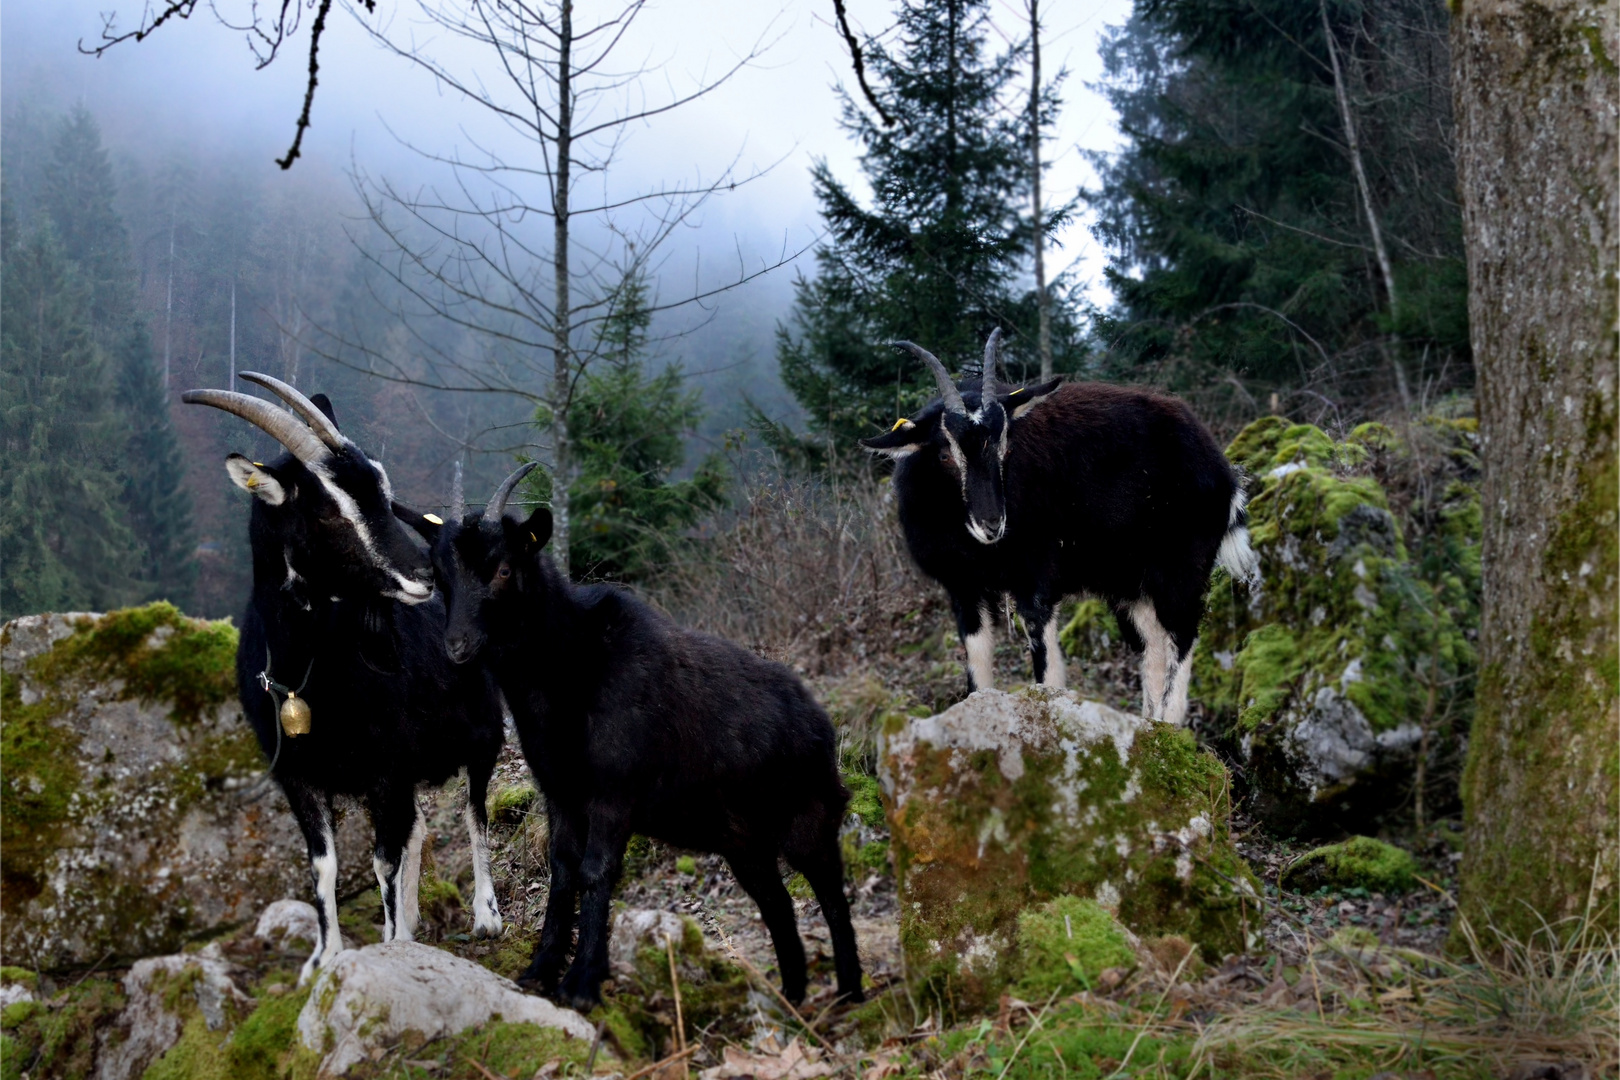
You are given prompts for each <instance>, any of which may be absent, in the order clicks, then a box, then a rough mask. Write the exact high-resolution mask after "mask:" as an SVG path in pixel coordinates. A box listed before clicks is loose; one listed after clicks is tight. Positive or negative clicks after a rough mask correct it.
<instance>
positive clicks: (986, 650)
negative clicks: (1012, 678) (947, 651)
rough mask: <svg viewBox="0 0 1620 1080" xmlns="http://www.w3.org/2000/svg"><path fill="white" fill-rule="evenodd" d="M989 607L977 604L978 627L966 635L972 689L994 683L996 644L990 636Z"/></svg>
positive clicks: (989, 685) (978, 688) (985, 687)
mask: <svg viewBox="0 0 1620 1080" xmlns="http://www.w3.org/2000/svg"><path fill="white" fill-rule="evenodd" d="M990 626H991V621H990V609H989V608H988V607H986V606H985V605H983V604H981V605H979V629H978V630H977V631H976V632H974V633H972V634H969V635H968V636H967V640H966V641H964V642H963V643H962V644H964V645H966V646H967V658H968V674H969V675H970V676H972V678H973V689H975V690H988V689H990V688H991V687H992V686H994V685H996V669H995V663H994V658H995V654H996V644H995V642H994V641H993V640H991V638H990Z"/></svg>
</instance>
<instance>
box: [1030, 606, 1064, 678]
mask: <svg viewBox="0 0 1620 1080" xmlns="http://www.w3.org/2000/svg"><path fill="white" fill-rule="evenodd" d="M1018 617H1019V618H1021V619H1023V620H1024V632H1025V633H1026V634H1027V635H1028V637H1029V660H1030V668H1031V671H1032V672H1033V674H1034V678H1035V681H1036V682H1037V683H1038V684H1040V685H1041V686H1050V687H1053V688H1054V689H1058V690H1061V689H1063V687H1064V686H1065V685H1066V684H1067V682H1068V672H1067V671H1066V670H1065V669H1064V662H1063V649H1062V647H1061V646H1060V645H1059V644H1058V619H1057V608H1056V607H1055V606H1054V605H1052V604H1050V603H1048V602H1046V601H1045V600H1042V599H1039V598H1036V599H1031V600H1019V601H1018Z"/></svg>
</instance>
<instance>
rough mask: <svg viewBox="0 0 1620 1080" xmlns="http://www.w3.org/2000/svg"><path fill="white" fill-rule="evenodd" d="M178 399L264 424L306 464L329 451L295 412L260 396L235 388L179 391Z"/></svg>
mask: <svg viewBox="0 0 1620 1080" xmlns="http://www.w3.org/2000/svg"><path fill="white" fill-rule="evenodd" d="M180 400H181V401H183V402H185V403H186V404H187V405H212V406H213V407H214V408H216V409H224V410H225V411H226V412H228V413H234V414H236V415H237V416H240V417H241V418H242V419H244V420H246V421H247V422H248V423H250V424H255V425H257V426H258V427H261V428H263V429H264V430H265V432H266V433H268V434H269V435H270V436H271V437H272V438H274V439H275V440H276V441H277V442H279V443H280V444H281V445H282V446H285V447H286V448H287V449H288V450H291V451H292V452H293V456H294V457H296V458H297V459H298V460H299V461H302V462H304V463H305V464H306V465H313V464H315V463H316V462H318V461H321V460H323V459H325V458H327V457H329V456H330V454H331V451H329V450H327V448H326V447H325V446H323V445H321V440H319V439H317V438H316V437H315V434H314V433H313V432H312V431H310V430H309V428H307V427H305V426H304V425H303V424H300V423H299V422H298V418H297V417H296V416H294V415H293V414H292V413H290V412H288V411H287V410H286V409H283V408H280V407H279V406H276V405H272V404H270V403H269V402H268V401H265V400H264V399H263V398H256V397H249V396H248V395H246V394H238V393H237V392H236V391H234V390H187V391H186V392H185V393H183V394H181V395H180Z"/></svg>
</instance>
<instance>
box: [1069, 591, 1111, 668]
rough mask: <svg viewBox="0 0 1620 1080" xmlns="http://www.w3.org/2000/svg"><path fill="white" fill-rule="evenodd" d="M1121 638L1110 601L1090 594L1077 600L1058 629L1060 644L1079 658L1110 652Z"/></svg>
mask: <svg viewBox="0 0 1620 1080" xmlns="http://www.w3.org/2000/svg"><path fill="white" fill-rule="evenodd" d="M1119 640H1120V634H1119V622H1118V621H1117V620H1116V619H1115V618H1114V613H1113V612H1111V611H1109V610H1108V605H1107V604H1105V603H1103V602H1102V601H1101V600H1098V599H1097V598H1096V597H1087V598H1086V599H1084V600H1081V601H1080V602H1079V603H1077V604H1075V606H1074V615H1073V616H1072V617H1070V619H1069V621H1068V622H1067V623H1065V624H1064V626H1063V629H1062V630H1059V631H1058V645H1059V646H1060V647H1061V648H1062V649H1063V651H1064V652H1065V653H1067V654H1068V655H1070V656H1073V657H1075V658H1077V659H1080V660H1095V659H1098V658H1100V657H1103V656H1105V655H1107V653H1108V650H1109V648H1110V647H1111V646H1112V645H1113V643H1114V642H1116V641H1119Z"/></svg>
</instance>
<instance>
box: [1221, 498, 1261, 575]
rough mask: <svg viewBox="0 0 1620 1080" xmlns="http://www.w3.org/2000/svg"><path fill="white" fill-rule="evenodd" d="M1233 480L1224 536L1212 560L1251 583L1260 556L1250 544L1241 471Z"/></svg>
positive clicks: (1258, 570) (1256, 573)
mask: <svg viewBox="0 0 1620 1080" xmlns="http://www.w3.org/2000/svg"><path fill="white" fill-rule="evenodd" d="M1232 480H1233V482H1234V490H1233V491H1232V506H1231V509H1230V510H1229V511H1228V513H1227V517H1226V535H1225V536H1224V537H1222V539H1221V548H1220V550H1219V551H1218V552H1216V553H1215V562H1216V563H1217V564H1218V565H1219V566H1221V567H1222V568H1223V569H1225V570H1226V572H1227V573H1228V574H1231V575H1232V576H1233V577H1234V578H1237V579H1238V580H1239V581H1243V582H1247V583H1248V584H1250V585H1254V584H1256V583H1258V582H1259V580H1260V556H1259V555H1257V554H1256V553H1255V550H1254V548H1252V547H1250V546H1249V496H1248V493H1247V492H1245V491H1244V490H1243V476H1242V474H1241V473H1239V474H1236V475H1234V476H1233V477H1232Z"/></svg>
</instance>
